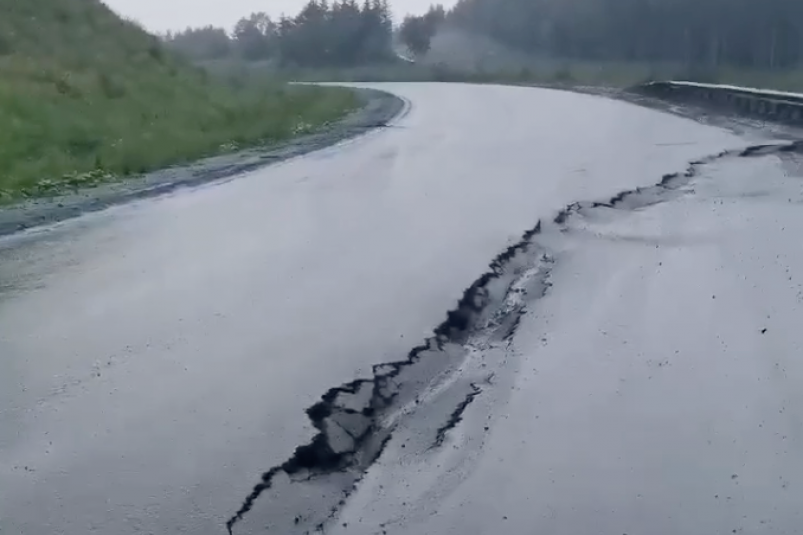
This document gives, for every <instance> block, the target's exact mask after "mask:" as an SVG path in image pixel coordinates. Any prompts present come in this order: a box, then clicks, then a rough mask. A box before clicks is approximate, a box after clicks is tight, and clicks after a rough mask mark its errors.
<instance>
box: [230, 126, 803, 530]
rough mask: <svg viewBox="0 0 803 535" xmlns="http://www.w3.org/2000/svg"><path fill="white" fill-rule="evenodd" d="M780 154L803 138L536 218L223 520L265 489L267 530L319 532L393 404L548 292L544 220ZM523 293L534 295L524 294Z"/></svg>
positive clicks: (319, 411)
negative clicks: (423, 332) (269, 497)
mask: <svg viewBox="0 0 803 535" xmlns="http://www.w3.org/2000/svg"><path fill="white" fill-rule="evenodd" d="M784 152H803V142H800V141H796V142H792V143H787V144H777V145H755V146H751V147H748V148H746V149H744V150H741V151H725V152H721V153H719V154H716V155H712V156H709V157H706V158H702V159H699V160H695V161H693V162H691V163H690V164H689V166H688V167H687V169H686V170H685V171H684V172H680V173H672V174H667V175H664V176H663V177H662V179H661V181H660V182H659V183H657V184H655V185H654V186H648V187H640V188H635V189H631V190H626V191H622V192H620V193H618V194H616V195H614V196H613V197H611V198H610V199H609V200H608V201H604V202H575V203H572V204H569V205H567V206H566V207H565V208H564V209H562V210H560V211H559V212H558V213H557V215H556V216H555V217H554V218H553V219H552V220H551V221H550V222H546V223H542V221H538V223H537V224H536V225H535V226H534V227H533V228H532V229H530V230H528V231H527V232H525V233H524V234H523V235H522V238H521V240H519V241H518V242H517V243H516V244H514V245H512V246H510V247H508V248H507V249H506V250H505V251H504V252H502V253H501V254H500V255H498V256H497V257H496V258H495V259H494V260H493V262H491V264H490V266H489V269H488V270H487V271H486V272H485V273H483V274H482V276H480V277H479V278H478V279H477V280H476V281H475V282H474V283H473V284H472V285H471V286H470V287H469V288H467V289H466V290H465V292H464V294H463V297H462V298H461V299H460V301H459V302H458V305H457V306H456V307H455V308H454V309H452V310H450V311H449V312H448V313H447V315H446V319H445V321H443V322H442V323H441V324H440V325H439V326H438V327H437V328H435V329H434V334H433V336H431V337H430V338H428V339H427V340H425V341H424V343H423V344H421V345H419V346H417V347H415V348H413V349H412V350H411V351H410V352H409V354H408V355H407V357H406V358H405V359H404V360H401V361H397V362H390V363H386V364H378V365H376V366H374V367H373V373H372V375H373V377H372V378H370V379H359V380H356V381H352V382H350V383H346V384H344V385H341V386H337V387H334V388H332V389H330V390H329V391H327V392H326V393H325V394H324V395H323V396H322V397H321V400H320V401H319V402H318V403H316V404H314V405H313V406H311V407H310V408H308V409H307V411H306V414H307V417H308V418H309V420H310V421H311V422H312V425H313V426H314V427H315V429H317V431H318V433H317V434H316V435H315V436H314V438H313V439H312V441H311V442H310V443H309V444H305V445H302V446H299V447H298V448H297V449H296V451H295V453H294V454H293V456H292V457H291V458H290V459H288V460H287V461H285V462H284V463H282V464H280V465H278V466H274V467H272V468H270V469H269V470H268V471H266V472H265V473H264V474H263V475H262V477H261V480H260V482H259V483H258V484H257V485H256V486H255V487H254V488H253V490H252V491H251V493H250V494H249V495H248V496H247V497H246V498H245V500H244V501H243V504H242V506H241V507H240V509H239V510H238V511H237V512H236V513H235V514H234V515H233V516H232V517H231V518H230V519H229V520H228V522H227V523H226V528H227V530H228V532H229V533H230V534H232V533H233V530H234V528H235V526H236V525H237V524H238V523H239V522H241V521H242V519H243V518H244V517H245V516H246V515H247V514H248V513H249V512H250V511H251V510H252V508H253V506H254V504H255V502H256V501H257V499H259V498H263V499H266V498H265V496H264V495H265V494H266V493H268V492H269V491H271V492H273V493H274V496H273V497H274V498H275V499H277V500H280V501H281V502H283V503H284V505H286V506H285V507H281V508H278V509H277V510H279V511H280V513H278V516H283V518H275V517H276V516H277V515H271V522H272V524H281V527H273V529H270V527H269V531H274V530H275V532H276V533H282V534H283V535H284V534H286V533H289V531H288V530H295V532H298V531H305V532H309V530H310V529H312V530H316V529H317V530H321V529H322V528H323V526H324V524H325V523H326V522H327V521H328V520H330V519H331V518H332V517H333V516H334V515H335V514H337V512H338V511H339V510H340V508H341V507H342V506H343V505H344V504H345V500H346V499H347V498H348V496H349V495H350V494H351V492H352V491H353V490H354V488H355V486H356V485H357V483H358V482H359V481H360V479H361V478H362V476H363V475H364V473H365V472H366V470H367V469H368V468H369V467H370V466H371V465H372V464H373V463H374V461H376V459H377V458H378V457H379V456H380V455H381V453H382V451H383V449H384V446H385V445H386V444H387V442H388V441H389V440H390V438H391V437H392V434H393V426H394V423H393V418H392V415H393V413H394V411H398V410H399V409H401V408H402V407H405V406H410V405H412V406H413V407H415V406H417V405H418V404H419V403H420V401H419V400H420V395H421V394H422V393H423V392H425V391H426V389H427V388H428V387H429V386H430V384H431V382H432V381H433V379H434V378H435V377H437V376H439V375H443V374H447V373H453V372H455V371H456V369H457V367H458V366H459V363H460V362H461V359H462V358H463V357H464V356H465V353H466V344H467V343H468V342H469V341H470V340H471V339H473V338H476V337H477V336H481V337H483V338H485V339H488V340H498V341H501V340H505V339H508V338H509V337H510V336H512V334H513V333H514V332H515V329H516V327H517V325H518V320H519V318H520V317H521V315H522V314H523V313H524V311H525V304H526V303H527V302H528V301H532V300H533V299H537V298H538V297H541V296H543V295H544V294H545V293H546V291H547V290H548V288H549V287H550V284H549V282H548V276H549V272H550V271H551V263H552V259H551V258H550V257H549V256H548V255H547V254H546V253H545V250H546V248H545V247H544V245H543V244H540V243H539V242H538V239H537V237H538V236H539V234H541V233H542V230H543V229H544V228H545V227H546V226H550V227H557V230H565V229H566V223H567V221H568V220H569V219H570V218H571V217H572V216H574V215H576V214H579V213H581V212H583V211H585V210H593V209H600V208H609V209H623V210H636V209H639V208H643V207H646V206H649V205H652V204H657V203H660V202H665V201H667V200H669V199H671V198H672V193H673V192H675V191H677V190H678V189H680V188H681V187H683V186H684V185H686V184H688V183H689V182H690V181H691V180H692V178H694V177H695V176H696V175H697V172H698V169H699V168H700V167H701V166H704V165H707V164H710V163H712V162H715V161H717V160H719V159H722V158H728V157H760V156H766V155H770V154H780V153H784ZM533 269H535V275H534V276H532V275H533ZM525 275H529V277H526V278H527V279H528V280H529V281H530V283H529V284H522V283H521V281H522V279H523V278H525ZM536 289H538V290H536ZM529 291H535V294H534V295H527V294H528V293H529ZM538 292H540V295H538ZM471 387H472V389H471V391H470V392H469V393H468V394H467V395H466V396H465V397H464V398H463V400H462V401H461V402H459V403H458V404H457V405H456V406H455V407H454V410H453V412H452V413H451V416H450V417H449V419H448V420H447V421H446V422H445V423H444V424H443V425H442V426H441V427H440V428H439V429H438V430H437V431H436V434H435V437H436V438H435V440H434V442H433V445H432V446H433V447H439V446H441V445H442V444H443V442H444V440H445V438H446V435H447V433H448V432H449V430H450V429H452V428H454V427H455V426H456V425H458V423H459V422H460V421H461V419H462V417H463V413H464V412H465V410H466V408H467V407H468V406H469V405H470V404H471V402H472V401H473V400H474V399H475V398H476V397H477V396H478V395H480V394H481V392H482V388H481V387H480V386H478V385H476V384H472V385H471ZM324 476H333V477H332V478H331V479H330V480H328V481H326V482H325V484H324V483H323V482H322V480H321V478H322V477H324ZM294 487H296V488H295V489H294ZM324 487H325V488H324ZM333 488H334V489H335V490H332V489H333ZM318 498H320V499H318ZM296 500H298V501H296Z"/></svg>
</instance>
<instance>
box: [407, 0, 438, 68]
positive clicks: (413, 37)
mask: <svg viewBox="0 0 803 535" xmlns="http://www.w3.org/2000/svg"><path fill="white" fill-rule="evenodd" d="M445 20H446V11H445V10H444V9H443V6H442V5H436V6H432V7H430V8H429V11H427V12H426V13H425V14H424V15H421V16H419V17H416V16H412V15H408V16H407V17H405V19H404V21H403V22H402V25H401V28H400V29H399V37H400V38H401V40H402V43H404V45H405V46H406V47H407V48H408V49H409V50H410V52H412V53H413V55H415V56H418V57H420V56H423V55H424V54H426V53H427V52H429V49H430V46H431V44H432V37H433V36H434V35H435V33H436V32H437V31H438V27H439V26H440V25H441V24H443V22H444V21H445Z"/></svg>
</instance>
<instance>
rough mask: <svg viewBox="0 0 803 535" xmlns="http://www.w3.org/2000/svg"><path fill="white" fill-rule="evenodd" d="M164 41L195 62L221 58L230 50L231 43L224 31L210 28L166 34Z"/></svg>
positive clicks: (190, 29) (189, 29)
mask: <svg viewBox="0 0 803 535" xmlns="http://www.w3.org/2000/svg"><path fill="white" fill-rule="evenodd" d="M164 40H165V42H166V43H167V45H168V46H170V47H172V48H173V49H174V50H176V51H177V52H179V53H180V54H183V55H185V56H187V57H189V58H191V59H195V60H208V59H219V58H223V57H226V56H228V55H229V54H230V53H231V49H232V42H231V39H230V38H229V36H228V34H226V31H225V30H223V29H222V28H215V27H212V26H207V27H205V28H195V29H193V28H187V29H186V30H184V31H182V32H176V33H168V34H167V35H165V37H164Z"/></svg>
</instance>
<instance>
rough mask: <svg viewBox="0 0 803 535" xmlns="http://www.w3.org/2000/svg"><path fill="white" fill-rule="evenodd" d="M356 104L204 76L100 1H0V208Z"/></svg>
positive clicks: (294, 129)
mask: <svg viewBox="0 0 803 535" xmlns="http://www.w3.org/2000/svg"><path fill="white" fill-rule="evenodd" d="M240 82H242V81H240ZM357 104H358V103H357V100H356V98H355V96H354V95H353V93H351V92H350V91H347V90H343V89H335V88H314V87H288V86H285V85H282V84H280V83H272V84H271V83H267V82H263V81H256V80H254V79H249V81H248V82H247V83H238V84H231V83H227V82H225V81H224V80H219V79H217V78H215V77H210V76H209V75H208V74H207V73H206V72H204V71H203V70H201V69H199V68H197V67H193V66H191V65H189V64H188V63H187V62H185V61H184V60H182V59H179V58H176V57H174V56H173V55H171V54H169V53H168V52H166V51H165V50H164V48H163V47H162V46H161V45H160V43H159V41H158V40H157V39H156V38H155V37H153V36H151V35H149V34H147V33H145V32H144V31H143V30H141V29H140V28H139V27H138V26H137V25H135V24H132V23H130V22H127V21H123V20H121V19H120V18H118V17H117V16H116V15H115V14H114V13H113V12H112V11H110V10H109V9H108V8H106V7H105V5H103V4H102V3H101V2H100V1H99V0H0V203H2V202H4V201H5V202H7V201H9V200H14V199H17V198H21V197H28V196H33V195H46V194H50V193H56V192H60V191H63V190H64V189H65V188H71V187H81V186H89V185H93V184H96V183H98V182H101V181H107V180H115V179H117V178H119V177H123V176H127V175H132V174H138V173H142V172H146V171H149V170H153V169H157V168H162V167H165V166H169V165H172V164H177V163H181V162H187V161H191V160H194V159H198V158H200V157H203V156H206V155H212V154H218V153H220V152H223V151H231V150H234V149H236V148H240V147H245V146H253V145H257V144H265V143H272V142H277V141H281V140H284V139H287V138H290V137H292V136H294V135H297V134H299V133H303V132H305V131H308V130H310V129H313V128H315V127H317V126H320V125H322V124H325V123H328V122H331V121H333V120H336V119H337V118H339V117H341V116H342V115H344V114H345V113H347V112H348V111H349V110H351V109H354V107H356V106H357Z"/></svg>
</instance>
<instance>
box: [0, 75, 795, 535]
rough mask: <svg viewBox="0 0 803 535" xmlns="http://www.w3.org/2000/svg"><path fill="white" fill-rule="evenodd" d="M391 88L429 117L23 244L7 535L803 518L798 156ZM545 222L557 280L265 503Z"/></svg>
mask: <svg viewBox="0 0 803 535" xmlns="http://www.w3.org/2000/svg"><path fill="white" fill-rule="evenodd" d="M380 88H383V89H385V90H388V91H391V92H393V93H396V94H398V95H400V96H401V97H403V98H404V99H406V100H407V101H408V102H409V109H408V110H407V112H406V113H405V114H404V115H403V116H401V117H399V118H398V119H397V120H396V121H395V123H393V124H392V125H391V126H389V127H387V128H383V129H381V130H377V131H375V132H372V133H370V134H368V135H366V136H364V137H362V138H359V139H356V140H353V141H350V142H347V143H344V144H342V145H340V146H336V147H332V148H329V149H326V150H323V151H321V152H317V153H314V154H311V155H308V156H305V157H302V158H298V159H294V160H290V161H287V162H285V163H282V164H279V165H275V166H271V167H266V168H264V169H261V170H259V171H256V172H252V173H249V174H247V175H243V176H240V177H236V178H235V179H232V180H227V181H223V182H220V183H215V184H210V185H207V186H203V187H198V188H196V189H188V190H181V191H177V192H175V193H173V194H170V195H167V196H163V197H159V198H156V199H151V200H145V201H141V202H137V203H133V204H128V205H124V206H120V207H116V208H113V209H109V210H106V211H104V212H99V213H94V214H90V215H87V216H85V217H83V218H79V219H75V220H71V221H68V222H65V223H63V224H60V225H58V226H55V227H50V228H45V229H37V230H33V231H29V232H27V233H23V234H17V235H12V236H9V237H6V238H3V239H1V240H0V533H2V535H12V534H13V535H17V534H24V535H52V534H63V535H89V534H98V535H132V534H155V535H163V534H164V535H167V534H179V533H186V534H190V535H206V534H217V533H226V523H227V522H229V525H230V527H231V528H232V532H233V533H241V534H248V533H255V534H256V533H278V534H281V535H288V534H293V533H299V534H300V533H307V532H315V530H316V529H317V530H319V531H320V530H321V529H323V530H324V531H325V532H326V533H327V534H338V535H341V534H342V535H346V534H349V535H363V534H364V535H369V534H371V535H373V534H380V533H381V534H384V535H425V534H431V535H447V534H448V535H451V534H461V535H473V534H476V535H484V534H497V533H510V534H523V533H538V534H549V535H585V534H589V535H597V534H605V535H621V534H628V535H638V534H643V535H663V534H666V535H670V534H678V535H681V534H682V535H711V534H729V533H739V534H754V533H760V534H765V533H766V534H770V533H772V534H775V533H778V534H781V533H784V534H793V533H800V532H801V530H803V508H801V507H800V505H801V503H803V358H801V355H803V329H801V325H803V247H801V246H800V243H801V242H800V235H801V229H802V228H803V216H801V215H800V214H801V213H803V212H802V211H801V206H802V203H803V190H801V187H800V184H801V182H800V180H801V179H800V176H801V173H799V172H798V171H797V162H796V160H795V159H794V154H793V153H780V152H777V151H773V150H768V151H766V152H768V154H761V153H759V154H752V155H751V156H750V157H740V156H739V151H740V150H742V149H744V148H745V147H747V146H748V145H751V144H752V143H754V142H752V141H748V140H746V139H743V138H740V137H737V136H736V135H733V134H731V133H729V132H726V131H724V130H720V129H716V128H713V127H708V126H702V125H700V124H697V123H694V122H691V121H688V120H685V119H681V118H678V117H675V116H671V115H666V114H662V113H659V112H656V111H652V110H647V109H644V108H640V107H636V106H633V105H630V104H626V103H622V102H616V101H612V100H606V99H603V98H598V97H592V96H586V95H579V94H572V93H565V92H557V91H549V90H539V89H529V88H512V87H496V86H470V85H439V84H392V85H383V86H380ZM726 151H732V152H727V153H726ZM687 170H689V173H688V175H689V176H685V175H684V173H686V172H687ZM677 172H679V173H680V175H678V176H668V175H670V174H672V173H677ZM662 181H663V182H664V184H665V186H666V187H662V188H658V189H647V190H641V191H640V192H639V193H637V194H631V195H624V196H621V197H618V198H617V197H616V195H617V193H619V192H628V191H630V192H631V193H632V190H635V189H636V188H639V187H648V186H652V185H654V184H658V183H661V182H662ZM612 197H613V198H612ZM580 201H589V203H587V204H582V205H579V206H575V207H574V208H573V209H572V210H570V211H568V212H563V214H562V217H558V218H557V221H556V216H558V215H560V214H561V210H563V209H564V208H565V207H566V206H567V205H571V204H572V203H575V202H580ZM593 201H601V202H602V204H601V205H596V206H595V205H593V204H592V202H593ZM539 220H540V221H542V225H540V226H539V227H538V230H539V231H540V232H538V233H537V234H532V235H527V236H525V238H526V239H528V240H530V241H529V245H528V249H527V250H528V251H529V252H530V253H532V254H530V255H529V256H526V258H525V260H522V261H521V262H520V264H517V265H515V266H513V267H510V273H512V275H511V276H512V277H517V278H515V284H519V285H522V287H527V288H530V289H532V288H534V287H535V286H534V285H533V284H531V283H532V281H540V283H539V284H540V285H539V286H538V287H539V288H541V289H542V290H543V291H539V292H530V293H528V294H526V295H524V294H523V295H524V297H522V299H523V301H521V302H520V303H519V301H516V303H519V305H521V306H525V305H526V306H525V308H521V309H520V312H521V314H520V316H518V317H517V322H516V324H515V325H513V324H511V325H512V326H511V327H509V328H507V330H506V331H505V335H504V336H501V335H500V336H496V335H495V334H494V333H496V332H498V331H494V332H491V331H489V330H488V329H484V330H483V329H479V330H477V331H476V332H474V331H472V332H471V333H470V334H471V336H467V337H464V338H461V340H460V343H459V344H454V347H455V348H457V346H458V345H459V348H457V349H455V350H454V351H451V350H449V351H446V352H445V353H444V354H448V355H449V356H448V359H452V360H450V361H449V362H450V365H449V366H443V367H442V368H439V370H440V371H439V372H438V374H437V376H436V375H433V376H432V382H431V383H426V381H425V383H426V384H424V386H423V387H421V388H420V390H416V392H415V395H414V396H412V397H411V398H410V400H411V401H410V403H407V404H405V405H402V404H399V405H398V406H396V405H392V404H391V405H392V406H390V407H389V408H387V410H386V412H384V413H383V414H382V418H381V419H380V418H378V417H377V418H375V421H374V424H373V427H372V428H371V430H370V432H371V433H377V434H378V433H380V432H382V433H384V434H382V436H383V437H384V438H383V439H382V447H381V449H380V450H379V451H378V453H377V456H376V458H374V457H370V458H368V457H366V456H363V457H361V458H360V459H362V460H360V461H359V462H356V461H355V463H352V464H350V465H349V466H345V467H336V468H335V470H334V472H333V473H328V474H325V475H320V474H317V475H316V474H311V475H312V476H314V477H312V478H311V479H309V480H308V481H304V479H306V478H302V477H299V476H298V474H296V476H295V477H290V478H288V477H287V476H282V477H284V480H283V481H279V480H278V479H277V480H275V481H274V482H273V483H272V484H273V485H274V487H272V489H274V490H276V489H279V490H276V491H275V492H273V493H271V492H268V491H267V490H266V489H263V488H261V487H259V486H258V484H259V482H260V478H261V476H262V474H263V472H266V471H268V470H269V469H270V468H272V467H275V466H279V465H281V464H282V463H284V462H285V461H286V460H288V459H290V458H291V457H292V455H293V452H294V450H295V449H296V447H298V446H300V445H303V444H306V443H307V442H309V441H310V439H311V438H312V437H313V435H314V434H315V433H316V430H315V429H313V427H312V426H311V424H310V420H309V419H308V418H307V415H306V414H305V410H306V409H307V408H308V407H310V406H311V405H313V404H314V403H315V402H316V401H317V400H318V399H319V398H320V396H321V395H322V394H324V393H325V392H327V390H329V389H330V388H333V387H336V386H338V385H341V384H344V383H347V382H349V381H352V380H354V379H359V378H371V377H372V367H373V366H374V365H379V364H382V363H386V362H391V361H398V360H400V359H403V358H404V357H405V356H406V355H408V353H409V352H410V351H411V349H413V348H414V347H415V346H418V345H419V344H421V343H422V342H423V341H424V340H425V339H426V338H428V337H430V336H431V335H432V331H433V329H434V328H435V327H437V326H438V325H439V324H440V323H441V322H442V321H443V320H444V318H445V317H446V313H447V311H449V310H452V309H455V307H456V304H457V302H458V300H459V299H460V298H461V297H462V296H463V292H464V290H466V288H468V287H469V286H471V285H472V284H473V283H474V282H475V281H476V280H477V279H478V278H479V277H481V275H482V274H483V273H486V272H488V270H489V263H490V262H491V261H492V260H493V259H494V257H496V256H497V255H498V254H499V253H501V252H502V251H504V250H505V249H506V248H508V247H509V246H511V245H512V244H515V243H516V242H519V241H520V240H522V235H523V233H525V232H526V231H527V230H528V229H535V228H536V224H537V223H538V222H539ZM505 258H507V257H505ZM517 258H518V257H517ZM505 261H507V260H505ZM528 281H530V282H528ZM515 284H514V286H515ZM528 285H529V286H528ZM516 287H518V286H516ZM514 293H515V292H514ZM511 295H512V294H510V293H509V294H508V295H507V297H506V299H508V298H510V297H511ZM506 302H507V301H506ZM510 302H513V301H510ZM519 305H515V304H514V305H511V306H512V307H513V308H515V307H516V306H519ZM505 310H506V311H507V312H505V314H509V313H510V310H511V308H510V307H508V308H507V309H504V310H503V312H504V311H505ZM516 310H519V309H516ZM503 315H504V314H503ZM495 317H501V316H495ZM494 321H496V320H494ZM499 321H500V322H501V323H504V321H503V320H499ZM486 335H487V336H486ZM451 342H454V340H450V343H451ZM450 347H451V346H450ZM458 349H459V351H458ZM430 358H432V359H434V358H436V357H430ZM444 358H446V357H444ZM425 359H426V355H424V356H423V357H422V363H424V364H426V362H425ZM452 364H454V365H452ZM416 366H419V364H418V363H417V364H416ZM444 370H445V371H444ZM420 379H421V376H418V379H417V380H420ZM400 381H403V379H400ZM422 384H423V383H422ZM397 399H399V400H400V399H401V397H399V398H397ZM353 412H354V414H357V413H358V412H359V411H353ZM355 425H356V424H355ZM347 427H348V426H345V425H344V429H347ZM329 432H331V433H334V428H332V429H329ZM343 433H345V434H342V433H341V434H342V437H343V440H344V441H346V442H348V441H350V440H351V438H349V437H348V436H346V435H350V434H351V435H353V433H350V432H346V431H343ZM352 438H353V436H352ZM366 459H367V460H366ZM340 468H342V470H340ZM302 475H303V474H302ZM318 476H320V477H318ZM277 477H278V476H277ZM355 481H357V483H356V485H355V484H354V482H355ZM282 485H283V486H282ZM255 486H257V487H256V488H255ZM299 488H300V489H302V491H299V490H298V489H299ZM281 489H286V491H285V490H281ZM261 491H264V492H261ZM249 495H252V496H255V499H254V500H252V502H253V503H250V504H249V505H248V507H244V505H245V504H246V503H247V497H248V496H249ZM333 496H338V497H337V498H333ZM238 511H241V512H242V513H243V514H241V515H240V516H239V517H237V518H236V520H232V519H233V518H234V516H235V515H236V514H237V512H238ZM321 515H323V517H322V516H321Z"/></svg>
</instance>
